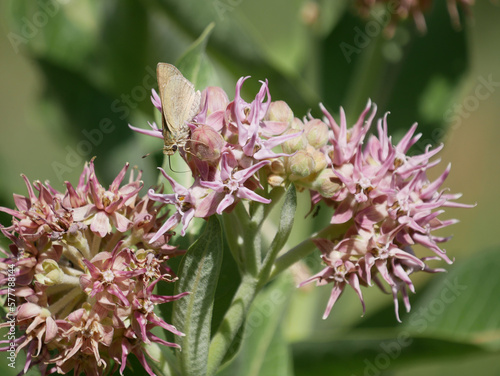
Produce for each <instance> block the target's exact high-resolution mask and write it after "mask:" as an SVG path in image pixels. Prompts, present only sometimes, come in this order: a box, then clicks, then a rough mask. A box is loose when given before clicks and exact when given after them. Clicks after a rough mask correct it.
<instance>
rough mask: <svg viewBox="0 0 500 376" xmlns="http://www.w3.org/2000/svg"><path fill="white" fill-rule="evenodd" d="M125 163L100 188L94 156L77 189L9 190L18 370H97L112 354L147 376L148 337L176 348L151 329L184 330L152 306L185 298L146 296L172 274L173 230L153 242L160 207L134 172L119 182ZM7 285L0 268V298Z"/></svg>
mask: <svg viewBox="0 0 500 376" xmlns="http://www.w3.org/2000/svg"><path fill="white" fill-rule="evenodd" d="M127 169H128V164H127V165H126V166H125V167H124V168H123V169H122V170H121V171H120V173H119V174H118V176H117V177H116V178H115V179H114V181H113V183H112V184H111V186H110V187H109V189H108V190H106V189H104V188H103V187H102V186H101V185H100V184H99V183H98V180H97V177H96V176H95V172H94V164H93V161H91V163H90V164H86V165H85V167H84V169H83V172H82V174H81V176H80V179H79V182H78V184H77V185H76V186H73V185H71V184H70V183H68V182H67V183H66V191H65V192H58V191H56V190H55V189H54V188H52V187H51V186H50V185H48V183H46V184H45V185H42V184H40V183H38V182H36V183H35V184H34V185H33V186H34V188H35V189H36V190H38V191H39V195H38V196H37V195H35V194H34V190H33V188H32V186H31V185H30V184H29V183H28V184H27V187H28V197H22V196H19V195H16V196H15V197H16V198H15V201H16V205H17V207H18V210H13V209H8V210H4V211H6V212H8V213H9V214H11V215H12V225H11V226H9V227H2V228H1V231H2V233H3V234H4V235H5V236H6V237H7V239H8V240H9V241H11V243H12V244H11V245H10V247H9V250H10V252H9V253H7V252H4V253H5V254H6V257H5V258H1V259H0V265H3V266H5V267H6V268H12V270H14V276H13V277H14V278H15V284H16V288H15V290H14V295H15V298H16V300H17V306H18V307H19V310H18V315H17V325H18V326H19V329H20V330H21V332H22V334H21V336H19V337H18V338H17V339H16V344H17V346H18V347H17V348H18V351H19V350H23V351H25V352H26V359H27V360H26V364H25V367H24V372H27V371H28V370H29V369H30V368H32V367H34V366H38V368H39V369H40V371H41V372H42V374H46V373H54V372H59V373H67V372H70V371H73V372H74V373H75V374H79V373H80V372H85V373H88V374H92V375H102V374H104V373H105V371H106V372H108V370H107V369H106V368H107V367H108V365H109V364H110V362H111V360H115V361H116V360H117V359H119V360H120V362H121V363H122V368H121V370H122V371H123V369H124V367H125V366H126V364H127V357H128V355H129V354H131V353H133V354H135V355H136V356H137V357H138V358H139V361H140V362H141V364H142V365H143V366H144V368H145V369H146V370H147V371H148V372H150V374H152V371H151V368H150V367H149V365H148V364H147V361H148V360H147V358H146V356H145V354H144V348H143V345H144V343H146V342H148V343H149V342H151V341H153V342H157V343H158V344H160V345H164V346H170V347H178V346H177V345H176V344H173V343H170V342H166V341H163V340H161V339H159V338H157V337H155V336H154V335H153V334H152V333H151V330H153V329H154V328H155V327H156V326H160V327H162V328H166V329H167V330H170V331H171V332H172V333H174V334H175V335H182V333H181V332H179V331H178V330H176V329H175V328H173V327H172V326H171V325H170V324H168V323H166V322H165V321H163V320H161V319H159V318H158V317H156V316H155V315H153V314H151V312H152V310H153V309H154V308H155V306H157V305H158V304H163V303H168V302H171V301H173V300H176V299H180V298H182V296H184V295H185V294H186V293H181V294H178V295H175V296H162V295H155V294H153V293H152V291H153V286H155V285H156V284H158V283H160V282H161V283H169V282H172V281H174V280H176V278H177V277H176V276H175V274H174V272H173V271H172V270H171V269H170V268H169V267H168V265H166V262H168V260H169V258H171V257H173V256H175V255H177V254H181V253H182V251H179V250H177V249H176V248H175V247H173V246H170V245H168V244H167V242H168V241H169V240H170V234H163V235H162V236H160V237H158V239H156V240H155V241H154V242H149V239H151V237H152V236H153V234H155V233H156V232H157V231H158V229H159V228H160V227H161V223H162V222H163V219H164V216H163V215H162V216H159V215H158V213H159V212H160V210H161V209H162V208H163V207H164V205H163V204H161V203H158V202H154V201H151V200H150V199H149V198H148V197H145V198H142V199H141V198H139V197H138V192H139V189H140V187H141V186H142V182H140V181H139V178H140V174H138V176H137V177H135V176H134V173H133V171H132V172H131V173H130V177H129V181H128V183H125V184H122V183H123V180H124V176H125V173H126V171H127ZM25 180H26V181H27V179H25ZM4 209H5V208H4ZM98 213H104V216H105V219H106V220H107V221H108V222H107V224H105V225H104V226H103V225H102V223H100V224H99V223H98V224H97V225H96V224H95V223H94V220H95V217H96V216H97V214H98ZM101 222H102V221H101ZM103 228H104V229H105V231H102V230H103ZM10 278H11V279H12V276H11V277H10ZM9 283H11V281H10V280H9V278H8V277H7V274H6V273H5V274H4V273H1V274H0V284H1V288H0V293H1V294H3V295H5V294H7V293H8V292H9V289H7V288H6V287H7V285H8V284H9ZM9 294H12V292H9ZM145 312H148V313H145ZM8 325H10V324H9V323H8V322H6V323H2V324H0V327H2V328H4V327H7V326H8ZM138 338H140V339H141V340H140V341H138V340H137V339H138ZM7 342H8V341H4V340H2V341H0V343H7ZM8 349H9V348H8V347H3V348H1V349H0V351H8Z"/></svg>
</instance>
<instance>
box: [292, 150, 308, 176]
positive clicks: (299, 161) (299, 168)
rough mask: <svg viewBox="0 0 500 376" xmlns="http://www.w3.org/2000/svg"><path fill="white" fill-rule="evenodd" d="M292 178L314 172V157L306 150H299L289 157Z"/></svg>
mask: <svg viewBox="0 0 500 376" xmlns="http://www.w3.org/2000/svg"><path fill="white" fill-rule="evenodd" d="M288 171H289V172H290V174H291V176H290V180H297V179H301V178H305V177H307V176H309V175H311V174H312V173H313V172H314V158H313V157H312V155H311V154H309V153H308V152H306V151H305V150H299V151H298V152H297V153H295V154H294V155H292V156H291V157H289V158H288Z"/></svg>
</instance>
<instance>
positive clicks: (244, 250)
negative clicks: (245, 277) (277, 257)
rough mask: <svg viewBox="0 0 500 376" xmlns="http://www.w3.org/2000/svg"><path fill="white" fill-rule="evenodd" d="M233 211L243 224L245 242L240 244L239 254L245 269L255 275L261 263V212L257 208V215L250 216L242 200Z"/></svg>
mask: <svg viewBox="0 0 500 376" xmlns="http://www.w3.org/2000/svg"><path fill="white" fill-rule="evenodd" d="M233 213H234V214H235V215H236V217H237V219H238V221H239V223H240V225H241V231H242V233H241V238H242V239H243V244H241V245H240V246H239V249H240V252H239V254H240V258H241V260H242V264H243V268H244V269H243V270H244V271H245V272H246V273H249V274H250V275H252V276H254V277H255V276H257V274H258V272H259V268H260V263H261V259H260V254H261V244H260V242H261V239H260V234H259V232H258V228H259V220H260V218H261V217H262V216H261V215H260V214H259V213H261V212H260V210H259V209H257V213H256V216H255V217H254V218H250V217H249V215H248V212H247V210H246V209H245V206H244V205H243V202H240V203H239V204H238V205H236V207H235V208H234V211H233Z"/></svg>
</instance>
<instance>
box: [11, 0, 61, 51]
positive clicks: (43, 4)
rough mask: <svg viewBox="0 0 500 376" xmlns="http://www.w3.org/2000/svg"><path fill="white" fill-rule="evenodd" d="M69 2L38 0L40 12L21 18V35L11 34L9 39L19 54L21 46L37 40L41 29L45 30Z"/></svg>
mask: <svg viewBox="0 0 500 376" xmlns="http://www.w3.org/2000/svg"><path fill="white" fill-rule="evenodd" d="M68 2H69V0H46V1H44V0H38V1H37V2H36V4H37V5H38V6H39V10H38V11H36V12H34V13H33V14H32V15H31V16H30V17H21V27H20V30H19V33H14V32H12V31H11V32H10V33H8V34H7V38H8V39H9V42H10V44H11V46H12V48H13V49H14V52H15V53H16V54H17V53H18V52H19V46H22V45H25V44H28V43H29V42H30V41H31V40H33V38H35V37H36V36H37V35H38V33H39V32H40V30H41V29H43V28H44V27H45V26H47V24H48V23H49V21H50V19H51V18H53V17H54V16H55V15H56V14H58V13H59V11H60V10H61V5H63V4H66V3H68Z"/></svg>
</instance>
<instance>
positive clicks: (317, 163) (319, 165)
mask: <svg viewBox="0 0 500 376" xmlns="http://www.w3.org/2000/svg"><path fill="white" fill-rule="evenodd" d="M309 153H310V154H311V155H312V157H313V159H314V173H318V172H321V171H322V170H324V169H325V168H326V166H327V165H328V162H327V160H326V157H325V154H324V153H322V152H320V151H319V150H313V151H312V152H311V151H309Z"/></svg>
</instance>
